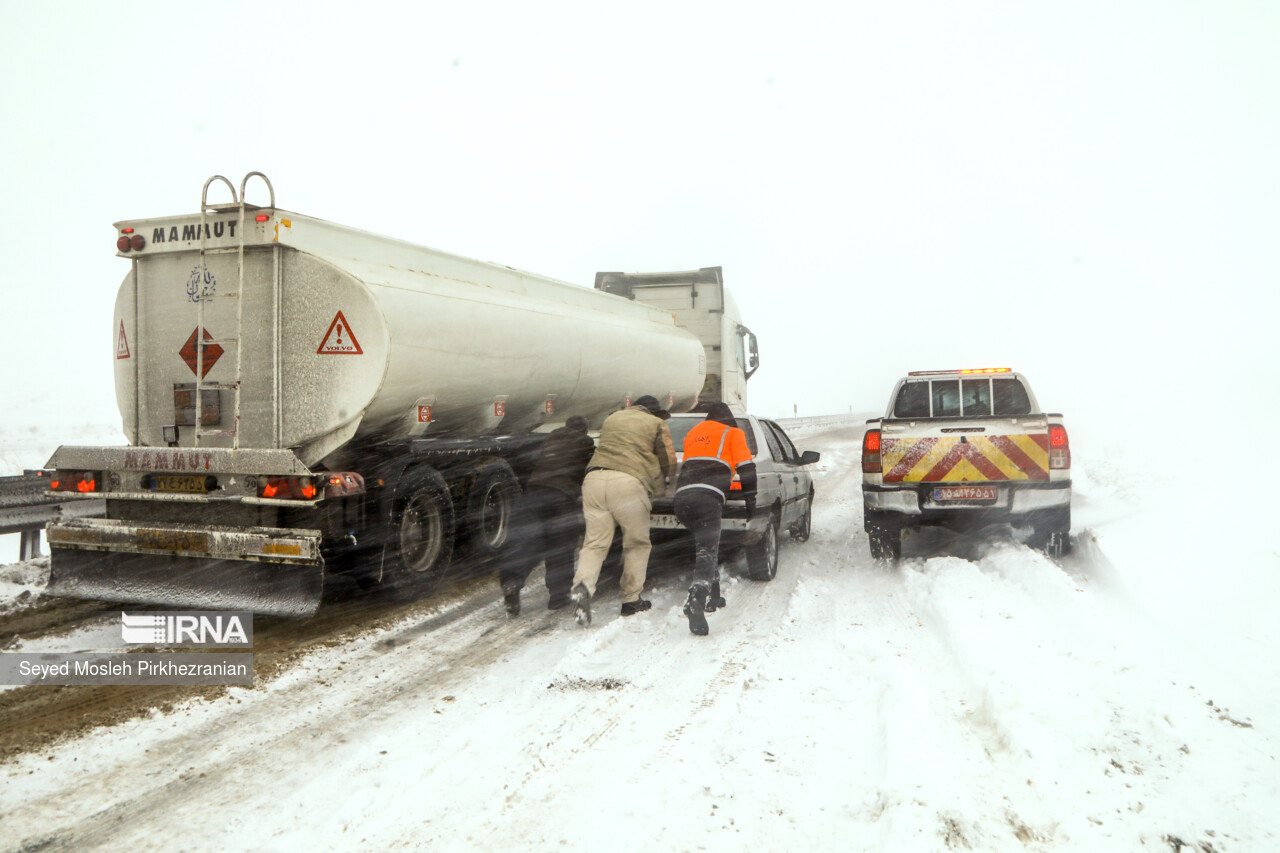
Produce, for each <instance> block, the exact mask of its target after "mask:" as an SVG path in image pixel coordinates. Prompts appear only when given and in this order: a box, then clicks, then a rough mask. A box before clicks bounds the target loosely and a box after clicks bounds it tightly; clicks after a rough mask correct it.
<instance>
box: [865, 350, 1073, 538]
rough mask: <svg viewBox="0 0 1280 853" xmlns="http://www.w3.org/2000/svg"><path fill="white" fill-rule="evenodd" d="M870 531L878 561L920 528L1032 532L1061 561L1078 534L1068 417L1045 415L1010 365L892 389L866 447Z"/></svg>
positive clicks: (927, 377)
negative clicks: (1073, 531)
mask: <svg viewBox="0 0 1280 853" xmlns="http://www.w3.org/2000/svg"><path fill="white" fill-rule="evenodd" d="M862 498H863V526H864V528H865V529H866V532H867V536H868V539H869V540H870V545H871V554H872V556H873V557H875V558H876V559H892V560H896V559H898V558H899V557H900V556H901V547H902V538H903V535H904V534H906V533H909V532H910V530H911V529H912V528H915V527H920V526H924V525H942V526H946V527H950V528H953V529H974V528H979V527H983V526H986V525H991V524H1001V523H1005V524H1010V525H1012V526H1014V527H1016V528H1029V529H1030V534H1029V537H1028V538H1027V543H1028V544H1029V545H1031V546H1032V547H1035V548H1038V549H1040V550H1043V551H1045V552H1046V553H1049V554H1051V555H1053V556H1058V555H1061V554H1062V553H1063V552H1064V551H1065V549H1066V547H1067V542H1068V532H1069V530H1070V528H1071V451H1070V446H1069V444H1068V439H1067V430H1066V426H1065V425H1064V423H1063V417H1062V415H1060V414H1056V413H1045V412H1043V411H1042V410H1041V409H1040V404H1039V402H1038V401H1037V400H1036V397H1035V394H1034V393H1033V392H1032V390H1031V386H1030V384H1029V383H1028V382H1027V380H1026V378H1025V377H1023V376H1022V375H1021V374H1019V373H1015V372H1013V371H1012V370H1010V369H1009V368H983V369H979V370H928V371H916V372H913V373H909V374H907V376H905V377H903V378H902V379H900V380H899V381H898V383H897V384H896V385H895V386H894V389H893V393H892V394H891V395H890V397H889V405H888V408H887V409H886V411H885V414H884V416H883V417H880V418H873V419H871V420H869V421H868V422H867V430H866V433H865V434H864V436H863V442H862Z"/></svg>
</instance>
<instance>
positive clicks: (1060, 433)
mask: <svg viewBox="0 0 1280 853" xmlns="http://www.w3.org/2000/svg"><path fill="white" fill-rule="evenodd" d="M1070 467H1071V443H1070V442H1069V441H1068V440H1067V428H1066V427H1064V426H1062V425H1061V424H1051V425H1050V426H1049V468H1050V470H1053V469H1057V468H1070Z"/></svg>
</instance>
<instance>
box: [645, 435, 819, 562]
mask: <svg viewBox="0 0 1280 853" xmlns="http://www.w3.org/2000/svg"><path fill="white" fill-rule="evenodd" d="M705 418H706V416H705V415H701V414H676V415H672V416H671V418H670V420H668V421H667V426H668V427H670V429H671V441H672V443H673V444H674V445H675V449H676V457H677V459H678V460H681V461H683V458H684V453H683V450H682V448H683V447H684V438H685V436H686V435H688V434H689V430H691V429H693V427H694V425H696V424H699V423H701V422H702V421H703V420H704V419H705ZM735 420H736V421H737V425H738V427H739V428H740V429H741V430H742V431H743V432H744V433H746V436H747V449H748V450H750V451H751V456H752V457H753V458H754V459H755V463H756V503H755V510H754V512H748V511H747V506H746V504H745V503H744V502H742V501H740V500H733V499H730V500H728V501H726V502H725V506H724V517H723V519H722V521H721V523H720V551H721V554H728V553H729V551H730V550H731V549H741V550H742V551H743V553H744V555H745V556H746V561H747V576H748V577H750V578H752V579H753V580H761V581H768V580H773V578H774V576H775V575H776V574H777V573H778V533H779V531H780V530H786V531H787V532H789V533H790V534H791V538H792V539H795V540H796V541H797V542H804V541H805V540H807V539H808V538H809V530H810V527H811V526H812V520H813V478H812V477H811V476H810V475H809V472H808V471H807V470H805V466H806V465H811V464H813V463H814V462H817V461H818V459H819V458H820V457H819V454H818V452H817V451H814V450H806V451H804V452H803V453H801V452H800V451H798V450H796V446H795V444H793V443H792V441H791V439H790V438H788V437H787V434H786V433H785V432H784V431H783V429H782V427H780V426H778V425H777V424H776V423H774V422H773V421H768V420H761V419H760V418H757V417H756V416H755V415H737V416H736V417H735ZM675 482H676V478H675V477H674V476H672V477H671V485H670V486H669V487H668V489H667V494H665V495H663V496H661V497H658V498H654V501H653V510H652V513H651V515H650V525H651V527H652V528H653V529H654V531H655V532H657V531H676V530H681V531H682V530H684V527H683V526H682V525H681V524H680V522H679V521H677V520H676V516H675V510H674V501H675V498H674V496H675Z"/></svg>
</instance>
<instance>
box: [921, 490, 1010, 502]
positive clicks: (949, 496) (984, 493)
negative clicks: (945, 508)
mask: <svg viewBox="0 0 1280 853" xmlns="http://www.w3.org/2000/svg"><path fill="white" fill-rule="evenodd" d="M996 494H997V492H996V488H995V487H994V486H943V487H941V488H937V489H934V490H933V499H934V500H935V501H937V502H938V503H948V502H960V501H963V502H966V503H974V502H976V501H987V502H992V503H994V502H995V499H996Z"/></svg>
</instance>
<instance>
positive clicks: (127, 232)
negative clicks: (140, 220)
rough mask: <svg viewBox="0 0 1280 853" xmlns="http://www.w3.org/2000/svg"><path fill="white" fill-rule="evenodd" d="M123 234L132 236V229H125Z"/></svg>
mask: <svg viewBox="0 0 1280 853" xmlns="http://www.w3.org/2000/svg"><path fill="white" fill-rule="evenodd" d="M124 233H126V234H132V233H133V229H132V228H125V229H124Z"/></svg>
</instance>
